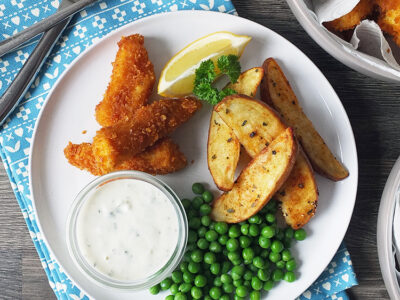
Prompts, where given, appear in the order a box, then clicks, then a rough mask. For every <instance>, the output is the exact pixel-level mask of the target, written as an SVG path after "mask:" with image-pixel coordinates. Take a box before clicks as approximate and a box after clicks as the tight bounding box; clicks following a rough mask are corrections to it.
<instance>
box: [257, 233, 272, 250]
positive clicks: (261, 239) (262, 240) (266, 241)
mask: <svg viewBox="0 0 400 300" xmlns="http://www.w3.org/2000/svg"><path fill="white" fill-rule="evenodd" d="M258 244H259V245H260V247H261V248H264V249H268V248H269V247H270V246H271V240H270V239H269V238H266V237H265V236H262V235H261V236H260V237H259V238H258Z"/></svg>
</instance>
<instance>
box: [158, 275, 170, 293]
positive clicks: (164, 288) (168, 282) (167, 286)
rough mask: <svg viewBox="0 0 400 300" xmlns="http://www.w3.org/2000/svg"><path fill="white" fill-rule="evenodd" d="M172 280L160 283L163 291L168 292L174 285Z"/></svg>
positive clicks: (166, 279)
mask: <svg viewBox="0 0 400 300" xmlns="http://www.w3.org/2000/svg"><path fill="white" fill-rule="evenodd" d="M172 283H173V282H172V279H171V278H169V277H167V278H165V279H164V280H163V281H161V282H160V287H161V289H162V290H163V291H165V290H168V289H169V288H170V287H171V285H172Z"/></svg>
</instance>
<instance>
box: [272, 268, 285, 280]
mask: <svg viewBox="0 0 400 300" xmlns="http://www.w3.org/2000/svg"><path fill="white" fill-rule="evenodd" d="M272 279H273V280H274V281H280V280H282V279H283V271H282V270H281V269H275V270H274V271H273V272H272Z"/></svg>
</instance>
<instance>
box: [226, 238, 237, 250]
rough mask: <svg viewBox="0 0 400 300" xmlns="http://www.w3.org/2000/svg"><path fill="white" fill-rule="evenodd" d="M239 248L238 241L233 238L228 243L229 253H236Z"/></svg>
mask: <svg viewBox="0 0 400 300" xmlns="http://www.w3.org/2000/svg"><path fill="white" fill-rule="evenodd" d="M238 248H239V242H238V240H237V239H234V238H231V239H229V240H228V241H227V242H226V249H228V251H229V252H234V251H236V250H237V249H238Z"/></svg>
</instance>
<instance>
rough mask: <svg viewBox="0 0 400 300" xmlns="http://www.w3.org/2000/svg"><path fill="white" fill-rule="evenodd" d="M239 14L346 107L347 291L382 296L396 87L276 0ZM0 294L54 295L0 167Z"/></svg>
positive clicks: (398, 123)
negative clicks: (272, 35) (350, 166)
mask: <svg viewBox="0 0 400 300" xmlns="http://www.w3.org/2000/svg"><path fill="white" fill-rule="evenodd" d="M232 1H233V3H234V4H235V6H236V8H237V11H238V13H239V15H240V16H242V17H245V18H248V19H250V20H253V21H255V22H257V23H260V24H262V25H265V26H266V27H268V28H270V29H272V30H274V31H275V32H277V33H278V34H281V35H282V36H283V37H285V38H287V39H288V40H289V41H291V42H292V43H293V44H295V45H296V46H297V47H298V48H300V50H301V51H303V52H304V53H305V54H306V55H307V56H308V57H309V58H311V60H312V61H313V62H314V63H315V64H316V65H317V66H318V67H319V68H320V69H321V71H322V72H323V73H324V74H325V76H326V77H327V78H328V80H329V81H330V83H331V84H332V86H333V87H334V89H335V90H336V92H337V93H338V95H339V97H340V99H341V100H342V102H343V105H344V107H345V109H346V111H347V113H348V115H349V118H350V121H351V124H352V126H353V130H354V134H355V138H356V142H357V148H358V155H359V173H360V176H359V185H358V194H357V202H356V207H355V210H354V215H353V218H352V221H351V224H350V227H349V229H348V232H347V234H346V238H345V241H346V243H347V246H348V248H349V251H350V254H351V257H352V260H353V265H354V268H355V271H356V273H357V276H358V280H359V286H357V287H354V288H352V289H351V290H350V292H349V294H350V296H351V298H352V299H361V300H369V299H370V300H375V299H389V297H388V294H387V292H386V289H385V286H384V283H383V280H382V276H381V272H380V268H379V263H378V255H377V249H376V221H377V214H378V208H379V201H380V197H381V194H382V190H383V187H384V184H385V182H386V179H387V176H388V174H389V172H390V169H391V167H392V165H393V164H394V162H395V160H396V159H397V157H398V155H399V153H400V130H399V128H400V118H399V115H400V103H399V101H400V87H399V86H396V85H394V84H391V83H385V82H381V81H378V80H375V79H372V78H369V77H366V76H364V75H362V74H359V73H357V72H355V71H353V70H351V69H349V68H348V67H346V66H344V65H343V64H342V63H340V62H338V61H336V60H335V59H334V58H333V57H331V56H330V55H329V54H327V53H326V52H325V51H324V50H322V49H321V48H320V47H319V46H318V45H317V44H316V43H315V42H314V41H313V40H312V39H311V38H310V37H309V36H308V35H307V34H306V32H305V31H304V30H303V29H302V27H301V26H300V25H299V23H298V22H297V20H296V19H295V17H294V16H293V14H292V13H291V11H290V9H289V7H288V5H287V4H286V2H285V1H284V0H246V1H244V0H232ZM0 202H1V208H2V209H1V210H0V257H1V259H0V291H1V295H0V298H1V299H54V298H55V297H54V295H53V294H52V291H51V289H50V287H49V286H48V281H47V278H46V275H45V273H44V271H43V270H42V268H41V264H40V261H39V259H38V256H37V253H36V251H35V249H34V247H33V244H32V241H31V239H30V236H29V233H28V230H27V228H26V225H25V222H24V220H23V218H22V214H21V212H20V210H19V207H18V204H17V202H16V200H15V198H14V195H13V193H12V190H11V187H10V185H9V183H8V179H7V176H6V174H5V171H4V168H0Z"/></svg>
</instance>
